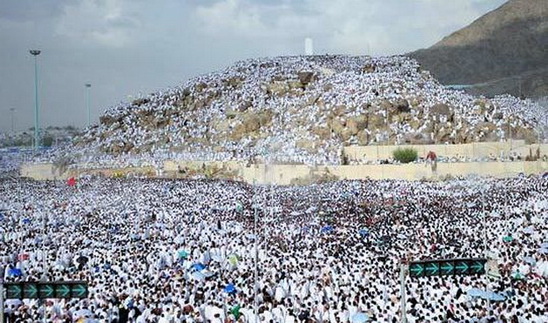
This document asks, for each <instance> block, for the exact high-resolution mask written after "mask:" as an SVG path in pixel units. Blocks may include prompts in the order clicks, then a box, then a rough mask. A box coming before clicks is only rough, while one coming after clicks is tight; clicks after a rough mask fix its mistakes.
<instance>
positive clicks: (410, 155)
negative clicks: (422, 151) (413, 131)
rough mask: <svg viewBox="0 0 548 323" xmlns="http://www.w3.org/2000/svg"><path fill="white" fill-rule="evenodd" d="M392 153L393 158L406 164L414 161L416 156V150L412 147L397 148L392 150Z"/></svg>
mask: <svg viewBox="0 0 548 323" xmlns="http://www.w3.org/2000/svg"><path fill="white" fill-rule="evenodd" d="M392 154H393V156H394V159H395V160H397V161H399V162H400V163H402V164H407V163H410V162H412V161H415V160H417V157H418V153H417V150H416V149H413V148H398V149H396V150H394V152H393V153H392Z"/></svg>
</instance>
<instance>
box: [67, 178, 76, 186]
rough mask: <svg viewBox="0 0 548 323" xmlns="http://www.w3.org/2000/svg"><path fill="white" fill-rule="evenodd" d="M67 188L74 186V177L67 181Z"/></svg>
mask: <svg viewBox="0 0 548 323" xmlns="http://www.w3.org/2000/svg"><path fill="white" fill-rule="evenodd" d="M67 185H68V186H76V179H75V178H74V177H71V178H69V179H68V180H67Z"/></svg>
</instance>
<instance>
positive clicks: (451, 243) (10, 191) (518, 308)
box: [0, 176, 548, 323]
mask: <svg viewBox="0 0 548 323" xmlns="http://www.w3.org/2000/svg"><path fill="white" fill-rule="evenodd" d="M0 192H1V194H0V213H1V215H0V228H1V231H2V239H1V244H0V255H1V263H2V266H3V268H4V272H3V278H4V280H5V281H37V280H40V279H47V280H51V281H65V280H84V281H86V282H88V284H89V296H88V298H87V299H81V300H79V299H72V300H59V299H51V300H46V301H45V302H44V303H40V302H39V301H37V300H29V299H23V300H18V299H8V300H6V301H5V308H4V312H5V316H6V320H7V321H8V322H39V321H42V320H44V321H45V322H139V323H143V322H158V323H168V322H169V323H176V322H235V321H237V322H256V319H257V321H258V322H288V323H289V322H363V321H365V320H369V321H371V322H400V321H401V318H400V315H401V310H400V283H399V282H400V280H399V268H400V264H401V263H402V262H406V261H409V260H420V259H443V258H445V259H448V258H462V257H486V256H488V257H489V258H490V259H495V260H493V261H495V262H496V264H497V265H496V266H494V267H493V268H496V269H497V270H495V271H494V273H496V274H497V275H494V277H492V278H487V277H486V276H485V275H481V276H446V277H430V278H408V279H407V283H406V296H407V306H406V313H407V319H408V322H411V323H414V322H417V323H418V322H520V323H521V322H531V323H532V322H539V323H540V322H547V321H548V315H547V313H548V309H547V305H548V254H547V253H548V227H547V223H548V194H547V192H548V178H547V177H546V176H544V177H543V176H531V177H519V178H513V179H489V178H486V179H478V178H473V179H456V180H452V181H448V182H436V183H431V182H406V181H391V180H384V181H371V180H365V181H339V182H332V183H326V184H320V185H311V186H303V187H278V186H251V185H247V184H244V183H239V182H231V181H213V180H198V181H190V180H161V179H158V180H154V179H108V178H93V177H86V178H81V179H78V180H77V182H76V185H75V186H71V185H67V182H64V181H41V182H40V181H32V180H27V179H22V178H16V177H3V178H1V179H0ZM255 219H257V230H256V231H255V222H254V221H255ZM255 242H256V243H257V246H258V252H257V262H255V252H254V250H255V249H254V247H255ZM44 255H45V257H46V259H45V261H44V258H43V257H44ZM44 264H45V268H44ZM255 264H257V277H258V279H257V284H258V288H257V298H254V295H255V290H254V282H255ZM497 272H498V273H497ZM44 275H45V276H44ZM478 290H479V291H480V293H479V294H478V293H477V291H478ZM473 291H475V292H476V293H473ZM489 292H490V293H489ZM489 295H496V297H497V298H496V299H493V300H491V301H488V300H487V299H491V296H489ZM501 299H502V300H501ZM255 304H257V312H256V311H255ZM255 315H258V317H256V316H255ZM44 317H45V319H44Z"/></svg>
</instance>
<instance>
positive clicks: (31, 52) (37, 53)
mask: <svg viewBox="0 0 548 323" xmlns="http://www.w3.org/2000/svg"><path fill="white" fill-rule="evenodd" d="M29 52H30V54H31V55H34V56H38V55H40V53H41V51H39V50H38V49H31V50H29Z"/></svg>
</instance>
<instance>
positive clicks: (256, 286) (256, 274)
mask: <svg viewBox="0 0 548 323" xmlns="http://www.w3.org/2000/svg"><path fill="white" fill-rule="evenodd" d="M253 182H254V183H253V184H255V180H253ZM254 189H255V190H256V187H255V185H254ZM255 203H256V201H255ZM255 203H253V206H254V208H253V213H254V214H253V215H254V216H253V217H254V225H253V231H254V235H255V241H254V242H255V248H254V249H255V270H254V281H255V284H254V288H253V305H254V312H255V323H258V322H259V303H258V301H257V294H258V291H259V282H258V280H259V268H258V262H259V250H258V242H257V240H259V239H258V231H257V222H258V220H259V218H258V214H257V205H256V204H255Z"/></svg>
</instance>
